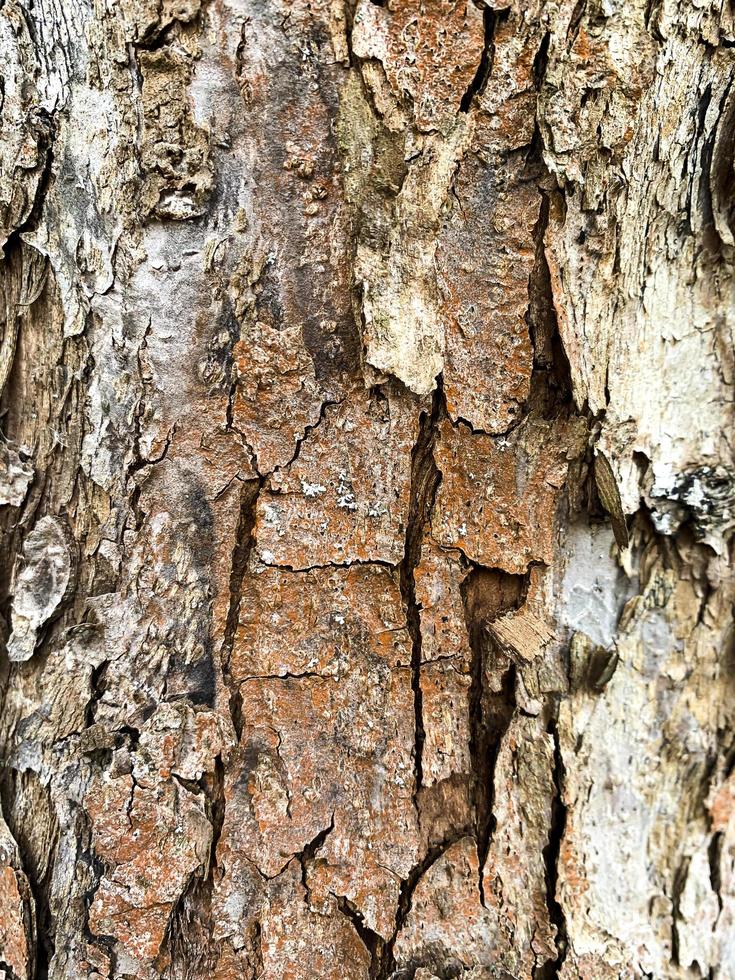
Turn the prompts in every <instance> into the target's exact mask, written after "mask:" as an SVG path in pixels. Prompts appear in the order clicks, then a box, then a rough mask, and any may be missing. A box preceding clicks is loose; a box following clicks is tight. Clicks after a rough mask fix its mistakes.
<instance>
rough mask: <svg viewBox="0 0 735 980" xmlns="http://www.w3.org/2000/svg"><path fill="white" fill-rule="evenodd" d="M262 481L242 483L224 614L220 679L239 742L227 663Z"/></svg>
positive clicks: (237, 705) (238, 712) (236, 699)
mask: <svg viewBox="0 0 735 980" xmlns="http://www.w3.org/2000/svg"><path fill="white" fill-rule="evenodd" d="M262 486H263V480H262V479H259V480H247V481H243V486H242V490H241V491H240V517H239V520H238V525H237V531H236V534H235V547H234V549H233V551H232V566H231V570H230V605H229V609H228V610H227V621H226V624H225V635H224V640H223V643H222V675H223V680H224V682H225V685H226V686H227V688H228V690H229V693H230V715H231V718H232V725H233V728H234V730H235V734H236V735H237V739H238V741H239V740H240V736H241V734H242V698H241V695H240V691H239V688H238V685H237V684H236V683H235V682H234V681H233V680H232V677H231V675H230V660H231V659H232V648H233V645H234V642H235V633H236V631H237V624H238V620H239V618H240V597H241V593H242V583H243V579H244V578H245V572H246V571H247V565H248V560H249V558H250V554H251V552H252V550H253V547H254V545H255V538H254V530H255V519H256V508H257V503H258V494H259V493H260V490H261V488H262Z"/></svg>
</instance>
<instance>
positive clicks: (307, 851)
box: [296, 813, 334, 905]
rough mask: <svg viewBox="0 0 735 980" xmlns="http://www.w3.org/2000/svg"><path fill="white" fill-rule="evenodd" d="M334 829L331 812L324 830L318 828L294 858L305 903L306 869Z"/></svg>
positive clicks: (307, 891) (307, 896) (307, 892)
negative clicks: (317, 831) (299, 872)
mask: <svg viewBox="0 0 735 980" xmlns="http://www.w3.org/2000/svg"><path fill="white" fill-rule="evenodd" d="M333 830H334V813H333V814H332V819H331V820H330V821H329V826H328V827H325V828H324V830H320V831H319V833H318V834H316V835H315V836H314V837H313V838H312V839H311V840H310V841H309V843H308V844H305V845H304V847H303V849H302V850H301V851H299V853H298V854H297V855H296V858H297V860H298V862H299V864H300V865H301V884H302V885H303V886H304V892H305V896H304V897H305V900H306V903H307V905H308V904H309V901H310V899H311V888H310V887H309V882H308V870H309V862H310V861H313V860H314V858H315V857H316V855H317V853H318V852H319V851H320V850H321V849H322V848H323V847H324V842H325V841H326V839H327V837H329V835H330V834H331V833H332V831H333Z"/></svg>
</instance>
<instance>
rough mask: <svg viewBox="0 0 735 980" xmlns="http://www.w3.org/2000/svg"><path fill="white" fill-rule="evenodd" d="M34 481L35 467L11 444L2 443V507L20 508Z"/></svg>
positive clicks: (0, 498) (0, 457)
mask: <svg viewBox="0 0 735 980" xmlns="http://www.w3.org/2000/svg"><path fill="white" fill-rule="evenodd" d="M32 479H33V467H32V466H31V464H30V463H29V462H26V461H24V460H23V459H22V458H21V457H20V456H19V455H18V453H17V452H16V450H15V448H14V447H13V446H12V444H10V443H5V442H2V441H0V506H2V505H3V504H10V505H11V506H12V507H20V505H21V504H22V503H23V501H24V499H25V495H26V492H27V490H28V487H29V485H30V482H31V480H32Z"/></svg>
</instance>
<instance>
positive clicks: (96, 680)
mask: <svg viewBox="0 0 735 980" xmlns="http://www.w3.org/2000/svg"><path fill="white" fill-rule="evenodd" d="M109 666H110V661H109V660H103V661H102V663H101V664H99V665H98V666H97V667H95V668H94V670H93V671H92V676H91V677H90V679H89V701H88V702H87V707H86V709H85V712H84V725H85V728H89V727H91V726H92V725H94V723H95V716H96V714H97V705H98V704H99V701H100V699H101V698H102V696H103V695H104V693H105V691H106V689H107V684H106V676H107V669H108V667H109Z"/></svg>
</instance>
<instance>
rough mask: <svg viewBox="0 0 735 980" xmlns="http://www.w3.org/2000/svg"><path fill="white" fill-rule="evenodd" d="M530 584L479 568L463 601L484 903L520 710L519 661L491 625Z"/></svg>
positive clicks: (473, 790)
mask: <svg viewBox="0 0 735 980" xmlns="http://www.w3.org/2000/svg"><path fill="white" fill-rule="evenodd" d="M526 588H527V578H526V576H524V575H510V574H508V573H507V572H503V571H500V570H498V569H488V568H474V569H473V570H472V571H471V572H470V573H469V574H468V575H467V577H466V578H465V579H464V581H463V583H462V601H463V603H464V609H465V621H466V625H467V632H468V636H469V644H470V649H471V650H472V667H471V682H470V691H469V708H468V710H469V728H470V745H469V751H470V760H471V766H472V785H471V800H472V808H473V812H474V818H475V837H476V840H477V857H478V863H479V890H480V898H481V901H482V903H483V905H484V904H485V894H484V886H483V878H482V874H483V868H484V865H485V861H486V859H487V855H488V852H489V849H490V843H491V841H492V835H493V832H494V830H495V827H496V818H495V816H494V814H493V803H494V778H495V765H496V762H497V758H498V753H499V751H500V745H501V743H502V739H503V736H504V735H505V733H506V732H507V730H508V726H509V725H510V723H511V720H512V718H513V715H514V714H515V711H516V698H515V684H516V666H515V664H514V663H513V662H512V661H510V659H509V658H508V657H507V655H506V654H504V653H503V652H502V651H501V650H500V649H499V648H498V647H497V645H496V644H495V642H494V641H493V639H492V638H491V637H490V635H489V633H488V630H487V627H488V625H489V624H490V623H492V622H493V620H495V619H497V618H498V616H501V615H503V614H504V613H507V612H510V611H511V610H513V609H518V608H519V607H520V606H521V605H522V604H523V602H524V599H525V593H526Z"/></svg>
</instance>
